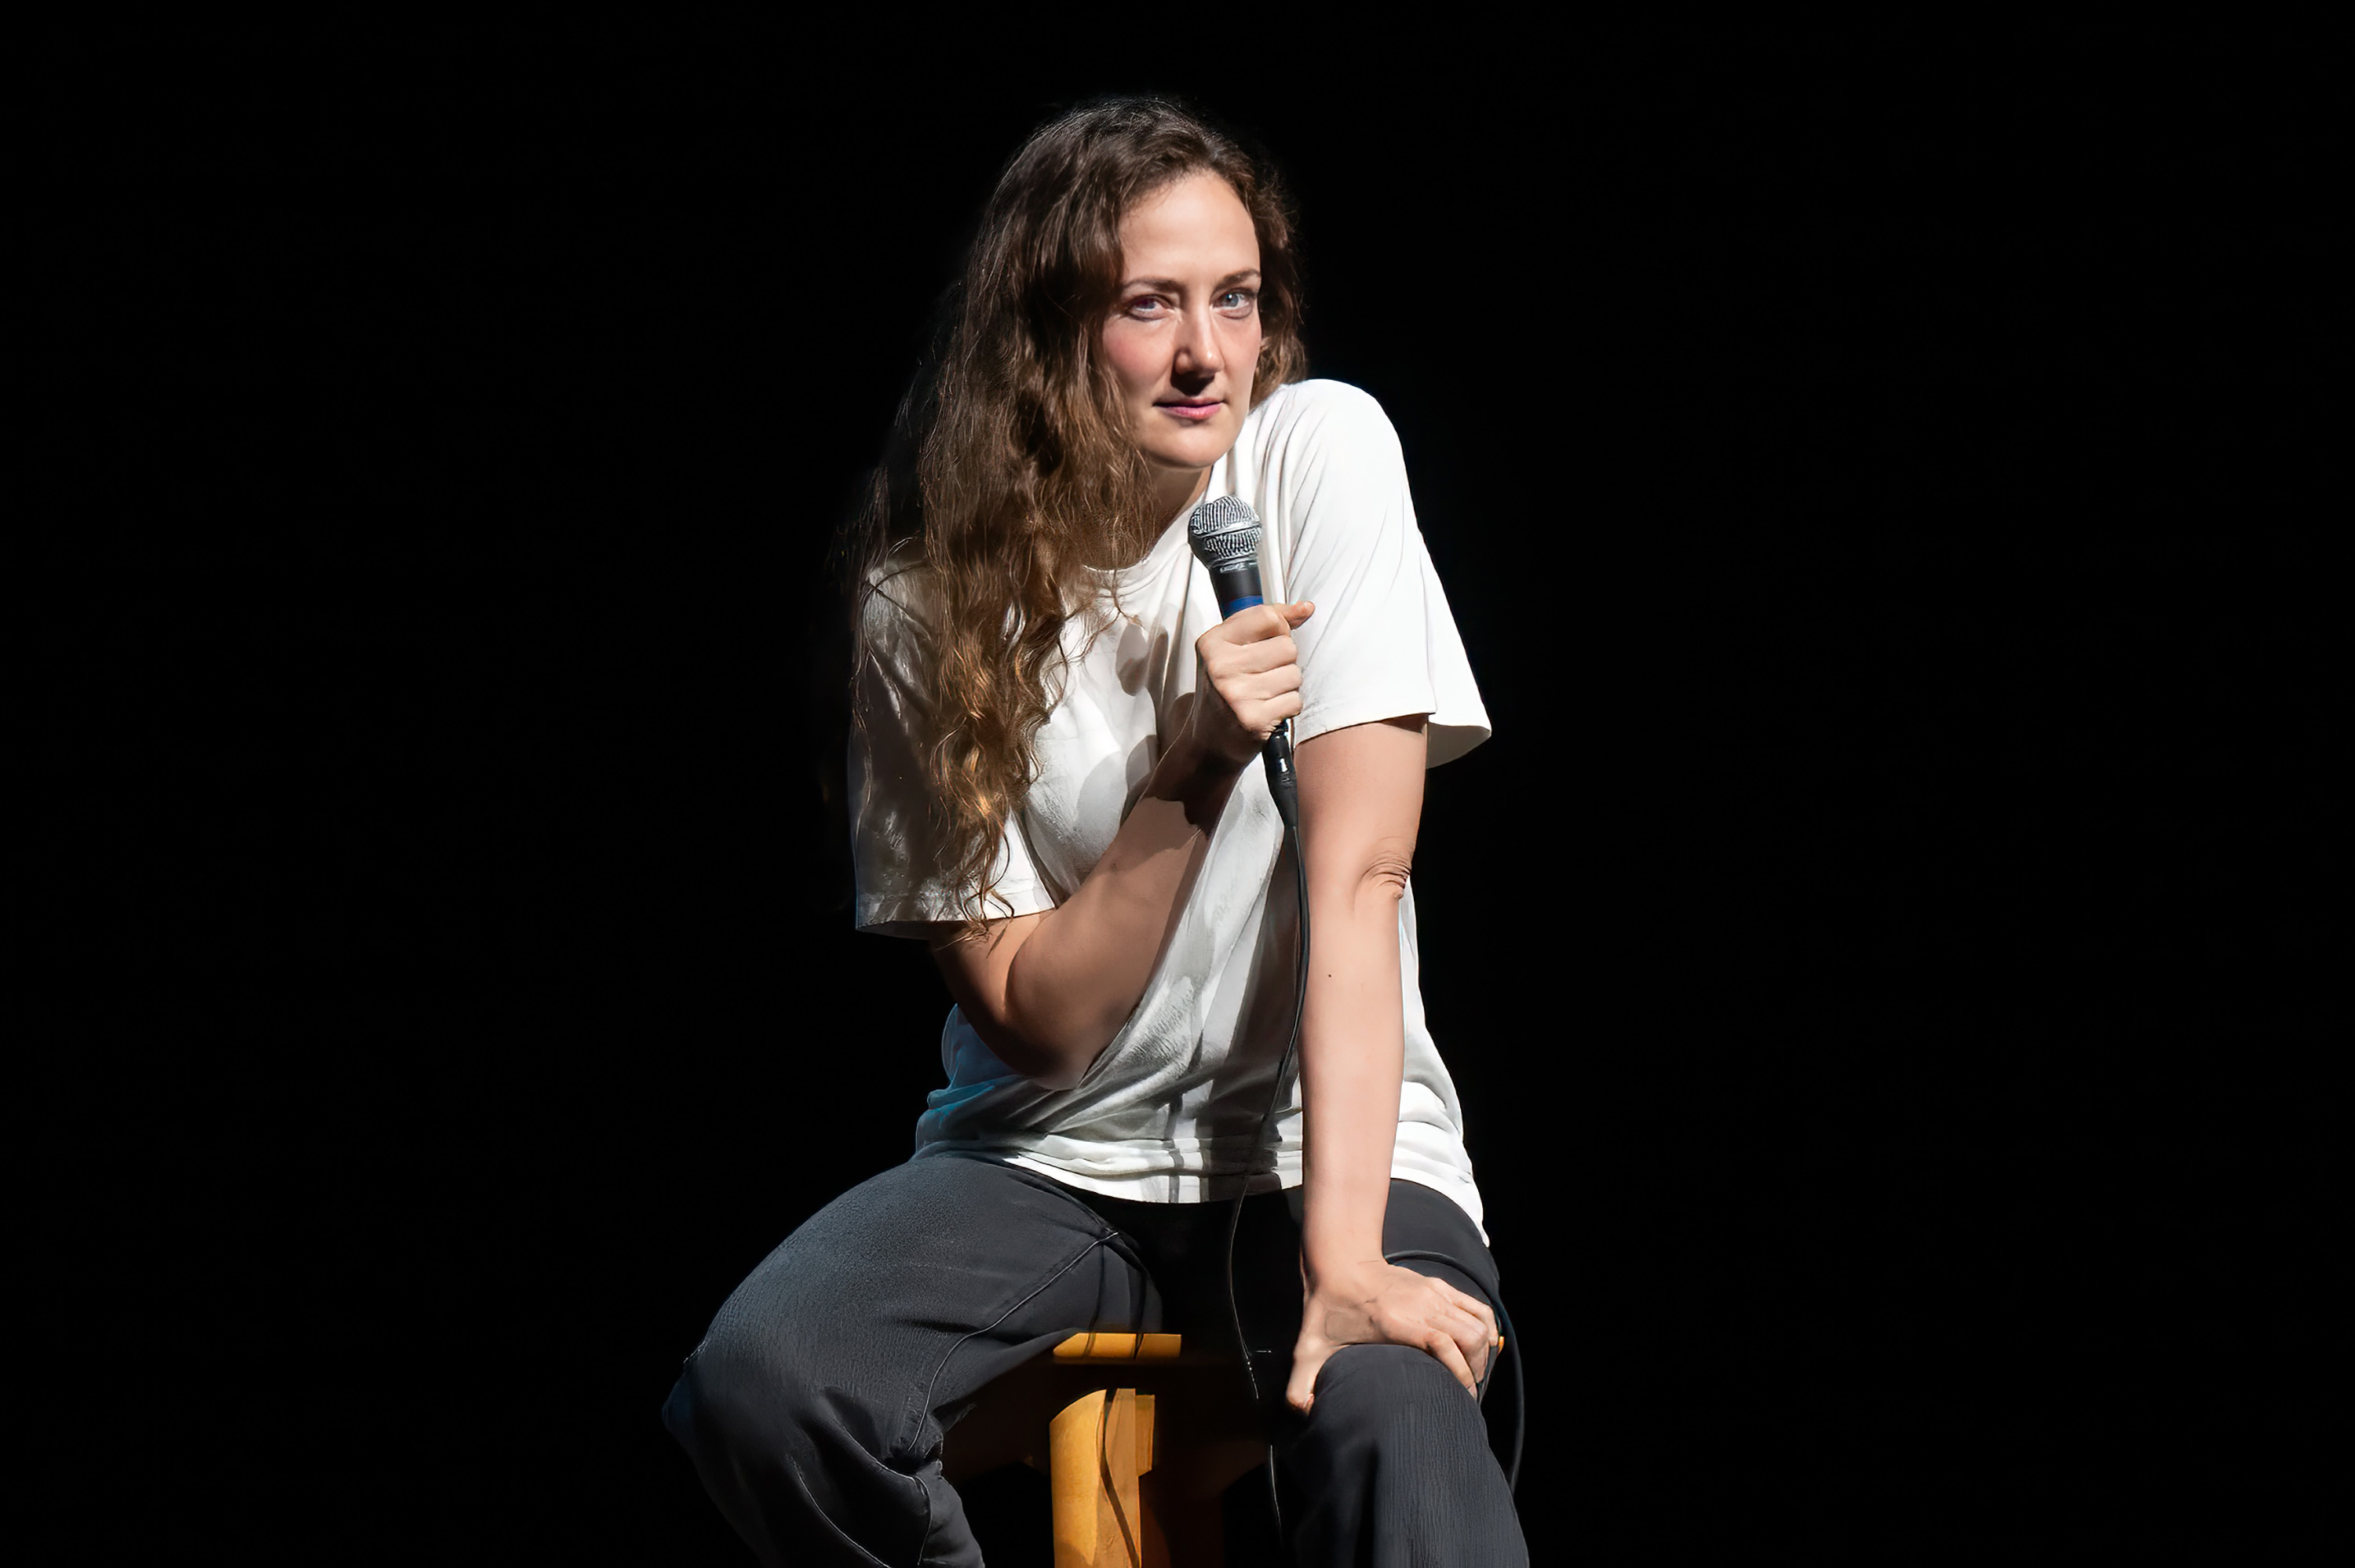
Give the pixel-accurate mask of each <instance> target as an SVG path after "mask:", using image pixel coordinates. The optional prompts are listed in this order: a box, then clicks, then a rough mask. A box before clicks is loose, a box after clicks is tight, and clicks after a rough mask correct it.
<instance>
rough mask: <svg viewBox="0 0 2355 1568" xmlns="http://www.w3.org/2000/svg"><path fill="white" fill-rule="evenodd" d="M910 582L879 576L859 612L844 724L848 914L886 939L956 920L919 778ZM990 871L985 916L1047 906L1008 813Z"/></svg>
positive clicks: (958, 907) (918, 695)
mask: <svg viewBox="0 0 2355 1568" xmlns="http://www.w3.org/2000/svg"><path fill="white" fill-rule="evenodd" d="M917 580H918V579H917V578H916V576H915V574H913V573H910V572H900V573H898V574H897V575H894V576H890V577H882V578H880V579H879V580H878V581H877V582H875V583H874V584H872V585H871V586H870V588H869V589H868V593H867V595H866V603H865V604H864V605H863V606H862V607H861V610H860V615H859V648H858V687H859V690H858V698H859V702H858V706H859V709H860V717H859V721H858V722H855V723H854V724H853V725H852V726H851V729H850V779H849V783H850V797H849V799H850V858H851V874H852V876H853V878H854V879H855V882H856V897H855V899H854V901H853V907H854V914H853V920H854V923H855V924H856V925H857V927H858V929H859V930H862V931H873V932H877V933H879V935H883V936H888V937H922V936H925V935H927V934H928V933H927V931H926V929H925V927H928V926H931V925H933V924H936V923H939V922H942V921H956V920H962V919H964V907H963V894H964V889H963V888H961V887H960V886H958V885H957V884H956V883H955V881H954V879H953V878H952V877H951V876H950V874H948V873H947V872H946V871H944V870H943V863H944V861H945V858H946V857H945V855H944V854H943V848H942V843H941V833H940V829H939V821H938V818H937V816H936V815H935V813H934V812H933V810H932V796H931V791H930V789H928V787H927V786H926V784H925V782H924V769H923V763H922V758H923V751H922V744H923V743H922V736H923V734H924V733H925V730H926V728H927V727H928V726H927V724H926V718H927V715H928V713H929V709H930V704H929V701H928V698H927V693H928V691H929V689H930V683H929V681H928V679H927V670H928V667H929V660H930V657H931V646H930V643H931V638H930V634H929V632H928V631H927V630H926V628H925V626H924V624H923V621H922V615H921V608H922V607H921V604H920V603H919V602H918V595H917V592H916V583H917ZM996 869H997V878H996V886H995V891H994V894H993V896H992V897H991V900H990V903H989V907H988V911H987V913H988V914H989V915H991V916H1005V915H1034V914H1037V913H1038V912H1039V911H1040V910H1043V909H1050V908H1052V907H1053V906H1054V900H1053V899H1052V898H1051V897H1050V896H1049V895H1048V893H1047V889H1046V887H1045V885H1044V884H1043V883H1042V882H1041V881H1040V879H1039V873H1038V870H1037V868H1036V867H1035V866H1033V865H1032V863H1031V860H1030V853H1029V850H1028V846H1027V845H1026V844H1025V843H1024V842H1023V840H1022V830H1021V827H1020V826H1019V820H1018V819H1017V821H1014V822H1009V823H1008V824H1007V830H1006V836H1005V838H1004V839H1003V840H1002V841H1001V842H1000V843H999V845H998V861H997V868H996Z"/></svg>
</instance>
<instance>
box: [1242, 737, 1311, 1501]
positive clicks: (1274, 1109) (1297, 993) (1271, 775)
mask: <svg viewBox="0 0 2355 1568" xmlns="http://www.w3.org/2000/svg"><path fill="white" fill-rule="evenodd" d="M1269 742H1270V744H1269V746H1268V748H1267V750H1266V752H1265V753H1264V754H1263V756H1262V758H1261V760H1262V762H1263V764H1264V765H1265V767H1266V769H1267V787H1268V793H1269V794H1270V795H1272V796H1273V797H1274V798H1275V810H1276V814H1277V815H1278V816H1280V817H1282V818H1283V819H1284V844H1285V846H1286V847H1287V848H1289V849H1290V850H1291V851H1292V877H1293V888H1294V893H1295V902H1296V903H1297V905H1298V906H1299V920H1300V940H1299V942H1298V943H1297V944H1296V948H1297V950H1296V953H1295V958H1294V961H1293V969H1292V1028H1291V1030H1290V1031H1289V1032H1288V1033H1286V1035H1285V1037H1284V1054H1283V1055H1282V1056H1281V1057H1279V1058H1277V1060H1276V1065H1275V1086H1274V1087H1273V1089H1272V1090H1270V1091H1269V1093H1268V1097H1267V1109H1266V1110H1265V1111H1264V1112H1263V1113H1262V1114H1261V1116H1260V1118H1259V1138H1258V1140H1257V1141H1256V1142H1255V1143H1254V1144H1253V1145H1252V1157H1251V1160H1250V1163H1249V1164H1248V1166H1246V1168H1245V1169H1244V1171H1243V1178H1242V1184H1241V1186H1240V1187H1238V1188H1236V1189H1235V1201H1234V1205H1233V1207H1232V1208H1231V1209H1230V1210H1229V1211H1228V1213H1227V1312H1228V1315H1229V1316H1230V1317H1231V1319H1233V1321H1234V1326H1235V1348H1236V1349H1237V1350H1239V1351H1241V1352H1242V1358H1243V1378H1244V1381H1245V1382H1246V1383H1249V1384H1250V1386H1251V1397H1252V1409H1254V1410H1262V1411H1263V1404H1262V1399H1261V1394H1260V1386H1259V1369H1258V1368H1257V1367H1255V1366H1253V1365H1252V1348H1251V1341H1250V1340H1248V1339H1246V1338H1245V1337H1244V1334H1243V1308H1242V1301H1241V1297H1240V1296H1239V1295H1238V1294H1237V1293H1236V1290H1235V1237H1236V1235H1237V1234H1238V1233H1240V1232H1241V1229H1242V1223H1243V1199H1244V1198H1246V1197H1248V1196H1249V1195H1250V1193H1251V1184H1252V1177H1254V1176H1257V1175H1260V1174H1262V1173H1263V1168H1262V1167H1261V1165H1260V1157H1261V1156H1263V1155H1264V1156H1266V1157H1267V1164H1266V1166H1265V1168H1264V1169H1265V1171H1273V1172H1279V1173H1280V1171H1281V1170H1282V1167H1283V1161H1282V1160H1281V1159H1280V1158H1278V1156H1277V1154H1276V1150H1275V1122H1276V1118H1277V1117H1279V1116H1280V1115H1282V1114H1283V1111H1284V1102H1285V1101H1286V1100H1288V1099H1290V1098H1291V1097H1292V1074H1293V1068H1294V1065H1295V1062H1296V1061H1297V1059H1298V1057H1299V1054H1300V1015H1301V1014H1302V1012H1305V1011H1306V1009H1307V1006H1308V857H1307V856H1306V855H1305V854H1304V853H1301V849H1300V789H1299V784H1298V781H1297V779H1295V776H1294V770H1293V766H1292V721H1291V720H1290V719H1285V720H1284V722H1283V723H1282V724H1281V725H1279V726H1276V732H1275V734H1274V735H1273V736H1270V737H1269ZM1278 742H1281V744H1280V745H1279V744H1277V743H1278ZM1281 1186H1282V1182H1281V1181H1279V1182H1278V1188H1279V1190H1280V1189H1281ZM1267 1501H1268V1507H1269V1508H1271V1509H1273V1510H1274V1511H1275V1528H1276V1532H1277V1533H1278V1534H1279V1535H1281V1534H1282V1533H1283V1531H1284V1503H1283V1500H1282V1499H1280V1498H1279V1497H1278V1496H1277V1495H1276V1488H1275V1446H1274V1445H1273V1444H1270V1445H1269V1446H1268V1450H1267Z"/></svg>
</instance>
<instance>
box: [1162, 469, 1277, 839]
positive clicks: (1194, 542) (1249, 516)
mask: <svg viewBox="0 0 2355 1568" xmlns="http://www.w3.org/2000/svg"><path fill="white" fill-rule="evenodd" d="M1259 535H1260V523H1259V514H1258V513H1256V512H1254V511H1252V509H1251V503H1249V502H1248V501H1245V500H1243V499H1242V498H1241V497H1240V496H1234V495H1213V496H1212V497H1210V498H1209V500H1208V501H1205V502H1203V503H1202V504H1200V505H1199V506H1197V507H1196V508H1194V512H1193V514H1192V515H1191V516H1189V517H1188V518H1187V520H1186V542H1187V543H1188V544H1189V545H1191V546H1194V558H1195V559H1197V560H1199V561H1200V562H1201V563H1202V566H1203V567H1204V568H1205V569H1206V570H1208V571H1209V574H1210V592H1211V595H1212V596H1213V597H1214V598H1216V599H1218V601H1219V614H1220V616H1222V617H1225V616H1231V615H1233V614H1234V613H1235V612H1236V611H1237V610H1240V609H1250V608H1251V607H1252V605H1255V604H1265V603H1266V602H1267V600H1266V599H1265V598H1264V597H1263V596H1262V594H1261V593H1260V588H1259ZM1259 759H1260V764H1261V766H1262V767H1263V768H1266V769H1267V792H1268V793H1269V794H1270V795H1273V797H1274V798H1275V810H1276V814H1277V815H1278V816H1280V817H1282V818H1283V819H1284V826H1285V827H1287V828H1290V829H1293V830H1294V831H1295V832H1297V831H1298V829H1299V827H1300V787H1299V783H1298V781H1297V780H1296V779H1295V778H1294V777H1293V772H1292V721H1291V720H1290V719H1285V720H1284V722H1283V723H1281V724H1279V725H1277V726H1275V733H1274V734H1273V735H1271V736H1268V737H1267V739H1266V741H1265V742H1264V743H1263V745H1262V746H1261V747H1260V748H1259Z"/></svg>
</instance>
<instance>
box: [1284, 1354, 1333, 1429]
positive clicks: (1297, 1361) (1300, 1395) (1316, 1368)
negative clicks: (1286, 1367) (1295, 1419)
mask: <svg viewBox="0 0 2355 1568" xmlns="http://www.w3.org/2000/svg"><path fill="white" fill-rule="evenodd" d="M1336 1348H1337V1347H1336V1346H1334V1345H1332V1344H1330V1343H1327V1342H1326V1341H1324V1340H1318V1341H1317V1343H1316V1345H1315V1346H1314V1347H1313V1348H1312V1347H1311V1346H1310V1345H1309V1343H1308V1340H1307V1337H1306V1336H1305V1335H1303V1336H1302V1337H1301V1340H1300V1342H1299V1343H1298V1344H1297V1345H1295V1346H1294V1347H1293V1351H1292V1377H1291V1379H1290V1380H1289V1381H1288V1382H1286V1383H1284V1403H1285V1404H1289V1405H1290V1406H1292V1408H1293V1409H1295V1410H1297V1411H1299V1412H1300V1413H1301V1414H1303V1415H1305V1414H1308V1410H1309V1407H1310V1406H1312V1405H1314V1404H1316V1374H1317V1373H1318V1372H1323V1371H1324V1370H1325V1363H1326V1362H1327V1361H1329V1360H1331V1359H1332V1355H1333V1351H1335V1349H1336Z"/></svg>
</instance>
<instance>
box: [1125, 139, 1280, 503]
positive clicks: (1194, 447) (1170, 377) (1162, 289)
mask: <svg viewBox="0 0 2355 1568" xmlns="http://www.w3.org/2000/svg"><path fill="white" fill-rule="evenodd" d="M1120 261H1121V270H1120V276H1121V283H1120V293H1119V297H1118V298H1117V299H1116V300H1115V302H1114V305H1113V313H1112V319H1111V320H1110V321H1108V322H1106V323H1104V328H1103V353H1104V358H1105V360H1106V361H1107V362H1108V363H1109V364H1110V366H1112V370H1113V373H1114V376H1116V377H1118V379H1119V382H1120V388H1121V396H1122V400H1123V402H1124V404H1125V405H1126V407H1127V409H1128V417H1129V426H1130V429H1132V430H1133V431H1134V432H1135V438H1136V444H1137V447H1138V449H1139V450H1142V451H1143V452H1144V453H1145V459H1146V462H1147V463H1148V464H1150V465H1151V466H1152V468H1153V471H1154V474H1155V480H1156V483H1155V488H1156V493H1159V494H1160V496H1161V499H1162V500H1163V501H1164V502H1166V503H1167V507H1168V510H1169V511H1170V512H1172V513H1175V512H1176V511H1177V509H1178V508H1179V507H1182V506H1185V505H1187V504H1188V503H1191V502H1192V501H1193V499H1194V498H1195V497H1196V496H1198V495H1199V494H1200V493H1201V492H1202V489H1203V487H1204V486H1205V485H1207V484H1208V483H1209V477H1210V465H1211V464H1213V463H1215V462H1217V461H1219V459H1220V458H1221V457H1223V456H1225V455H1226V451H1227V449H1228V448H1230V447H1231V446H1233V445H1234V444H1235V437H1236V436H1237V435H1239V434H1241V430H1242V424H1243V416H1244V415H1245V414H1247V413H1249V412H1250V411H1251V392H1252V377H1253V376H1255V375H1256V374H1257V372H1258V368H1259V340H1260V322H1259V283H1260V275H1259V236H1258V235H1257V233H1256V232H1254V231H1253V229H1252V220H1251V213H1250V212H1249V211H1248V210H1247V209H1245V207H1243V204H1242V202H1241V199H1240V198H1239V197H1237V196H1236V195H1235V193H1234V189H1233V187H1232V186H1231V185H1228V184H1227V182H1226V181H1224V180H1222V179H1220V178H1219V176H1218V175H1212V174H1207V173H1201V174H1193V175H1187V176H1185V177H1184V178H1182V179H1179V180H1176V181H1173V182H1172V183H1171V184H1169V185H1164V186H1163V187H1162V188H1161V189H1159V190H1157V191H1156V192H1154V193H1153V194H1152V195H1151V196H1147V197H1146V199H1145V200H1143V201H1141V202H1139V203H1138V204H1137V205H1136V206H1135V207H1132V208H1131V209H1130V210H1129V212H1128V213H1127V215H1126V216H1125V217H1123V218H1122V219H1121V223H1120Z"/></svg>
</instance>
